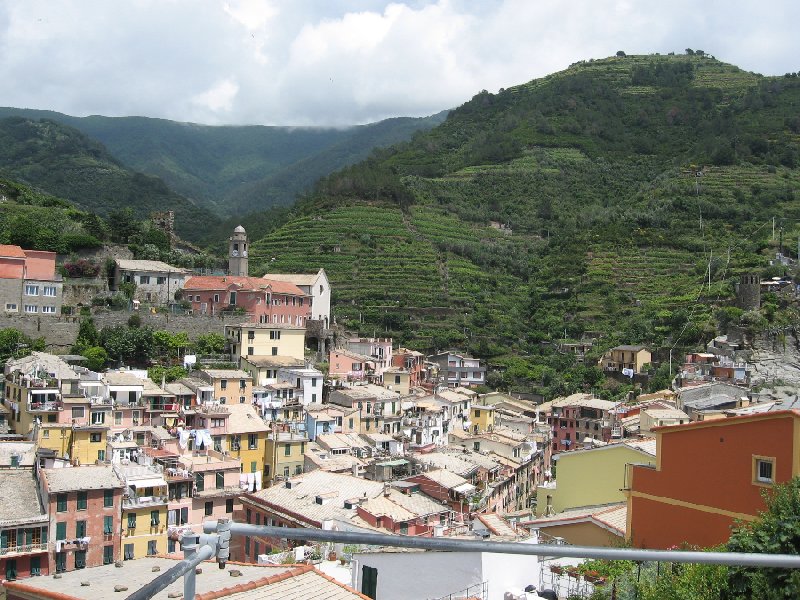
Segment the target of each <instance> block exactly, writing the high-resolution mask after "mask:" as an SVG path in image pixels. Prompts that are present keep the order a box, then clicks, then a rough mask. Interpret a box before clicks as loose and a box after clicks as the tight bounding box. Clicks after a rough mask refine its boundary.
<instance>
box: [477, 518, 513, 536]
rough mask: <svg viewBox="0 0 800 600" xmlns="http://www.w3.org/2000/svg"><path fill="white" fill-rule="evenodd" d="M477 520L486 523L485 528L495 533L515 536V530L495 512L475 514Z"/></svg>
mask: <svg viewBox="0 0 800 600" xmlns="http://www.w3.org/2000/svg"><path fill="white" fill-rule="evenodd" d="M475 516H476V517H477V518H478V520H479V521H480V522H481V523H483V524H484V525H486V528H487V529H488V530H489V531H490V532H492V533H493V534H495V535H502V536H508V537H516V536H517V532H516V531H515V530H514V529H513V528H512V527H511V525H509V524H508V522H507V521H506V520H505V519H503V518H502V517H501V516H500V515H498V514H497V513H486V514H480V513H478V514H476V515H475Z"/></svg>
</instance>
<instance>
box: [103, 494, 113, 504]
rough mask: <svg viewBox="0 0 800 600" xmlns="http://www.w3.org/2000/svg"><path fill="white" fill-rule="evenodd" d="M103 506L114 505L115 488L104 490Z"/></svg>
mask: <svg viewBox="0 0 800 600" xmlns="http://www.w3.org/2000/svg"><path fill="white" fill-rule="evenodd" d="M103 506H104V507H106V508H110V507H112V506H114V490H103Z"/></svg>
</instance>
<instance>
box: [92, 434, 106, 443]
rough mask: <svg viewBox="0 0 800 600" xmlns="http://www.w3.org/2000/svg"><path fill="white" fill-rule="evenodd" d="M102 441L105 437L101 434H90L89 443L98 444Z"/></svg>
mask: <svg viewBox="0 0 800 600" xmlns="http://www.w3.org/2000/svg"><path fill="white" fill-rule="evenodd" d="M102 439H103V436H102V434H100V433H90V434H89V441H90V442H94V443H97V442H100V441H102Z"/></svg>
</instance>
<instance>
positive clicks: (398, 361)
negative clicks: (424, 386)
mask: <svg viewBox="0 0 800 600" xmlns="http://www.w3.org/2000/svg"><path fill="white" fill-rule="evenodd" d="M392 366H393V367H398V368H400V369H405V370H406V371H408V372H409V374H410V376H411V377H410V381H409V386H410V387H412V388H414V387H417V386H418V385H419V384H420V382H421V381H422V378H423V369H424V366H425V355H424V354H422V352H417V351H416V350H409V349H408V348H398V349H397V352H395V353H394V354H392Z"/></svg>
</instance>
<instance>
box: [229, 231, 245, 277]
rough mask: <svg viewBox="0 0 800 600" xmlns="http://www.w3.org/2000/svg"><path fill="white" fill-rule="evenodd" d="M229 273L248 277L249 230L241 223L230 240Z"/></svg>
mask: <svg viewBox="0 0 800 600" xmlns="http://www.w3.org/2000/svg"><path fill="white" fill-rule="evenodd" d="M228 275H236V276H239V277H247V232H246V231H245V230H244V227H242V226H241V225H238V226H237V227H236V229H234V230H233V235H232V236H231V237H230V239H229V241H228Z"/></svg>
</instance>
